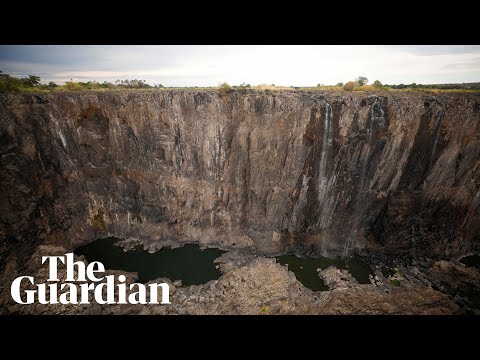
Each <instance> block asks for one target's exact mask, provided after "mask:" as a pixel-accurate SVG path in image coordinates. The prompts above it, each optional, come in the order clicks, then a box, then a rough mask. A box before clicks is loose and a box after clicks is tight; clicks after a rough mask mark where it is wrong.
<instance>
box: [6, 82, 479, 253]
mask: <svg viewBox="0 0 480 360" xmlns="http://www.w3.org/2000/svg"><path fill="white" fill-rule="evenodd" d="M0 114H1V118H0V154H1V166H0V186H1V189H2V190H1V192H0V219H1V220H0V221H1V222H0V239H1V240H0V241H1V243H0V257H1V259H0V260H3V259H5V258H6V257H7V256H8V255H9V254H10V255H11V254H16V256H17V257H18V259H19V261H20V260H21V256H22V255H21V254H23V253H25V254H28V253H29V252H31V251H33V249H34V248H35V247H36V246H37V245H38V244H41V243H52V244H55V243H61V244H62V245H63V246H64V247H67V248H74V247H76V246H78V245H80V244H84V243H86V242H89V241H91V240H93V239H94V238H96V237H105V236H109V235H114V236H118V237H130V238H137V239H144V240H147V241H150V242H152V241H165V240H169V241H173V242H177V241H180V242H185V241H189V242H199V243H201V244H218V245H220V246H223V247H230V248H251V249H252V250H256V251H258V252H270V253H272V252H280V251H288V250H296V251H313V252H317V253H322V254H326V255H341V254H349V253H351V251H352V250H353V249H356V248H364V249H370V250H374V251H380V252H385V253H389V254H395V255H401V254H413V255H422V256H423V255H428V256H435V255H438V256H454V255H458V254H462V253H465V252H467V251H470V250H472V249H473V248H474V247H476V246H478V244H479V242H480V96H479V95H477V94H454V93H446V94H445V93H444V94H431V93H420V92H419V93H407V92H392V93H379V94H374V95H369V94H367V93H362V92H355V93H346V92H313V93H308V92H299V91H283V92H280V91H279V92H239V91H237V92H230V93H221V92H218V91H198V92H196V91H149V92H141V91H130V92H128V91H124V92H101V93H95V92H85V93H73V92H72V93H51V94H17V95H2V96H0ZM25 256H26V255H25ZM2 262H3V261H2Z"/></svg>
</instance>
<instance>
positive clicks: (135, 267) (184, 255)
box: [74, 237, 224, 285]
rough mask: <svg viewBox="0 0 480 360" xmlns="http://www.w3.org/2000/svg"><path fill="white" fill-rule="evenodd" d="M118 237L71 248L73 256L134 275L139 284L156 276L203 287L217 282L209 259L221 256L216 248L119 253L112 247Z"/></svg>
mask: <svg viewBox="0 0 480 360" xmlns="http://www.w3.org/2000/svg"><path fill="white" fill-rule="evenodd" d="M119 240H120V239H118V238H113V237H110V238H104V239H97V240H95V241H93V242H91V243H89V244H87V245H84V246H81V247H79V248H77V249H75V251H74V252H75V254H76V255H78V256H80V255H84V256H85V257H86V258H87V260H88V261H89V262H92V261H100V262H101V263H102V264H103V265H104V266H105V268H106V269H112V270H124V271H131V272H137V273H138V276H139V280H138V281H139V282H142V283H146V282H148V281H150V280H154V279H156V278H159V277H166V278H168V279H171V280H182V284H183V285H199V284H205V283H207V282H208V281H210V280H215V279H218V278H219V277H220V276H221V272H220V271H219V270H217V269H215V264H214V263H213V260H215V259H216V258H218V257H219V256H220V255H222V254H223V253H224V251H222V250H219V249H211V248H209V249H204V250H202V249H200V247H199V246H198V245H190V244H189V245H185V246H183V247H180V248H175V249H171V248H167V247H166V248H162V249H161V250H159V251H157V252H155V253H152V254H150V253H148V252H147V251H146V250H144V249H143V247H142V246H137V247H135V248H134V249H132V250H129V251H123V248H122V247H120V246H115V244H116V243H117V242H118V241H119Z"/></svg>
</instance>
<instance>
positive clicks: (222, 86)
mask: <svg viewBox="0 0 480 360" xmlns="http://www.w3.org/2000/svg"><path fill="white" fill-rule="evenodd" d="M218 90H220V92H222V93H228V92H230V91H231V90H232V87H231V86H230V85H228V84H227V83H226V82H224V83H222V84H220V85H218Z"/></svg>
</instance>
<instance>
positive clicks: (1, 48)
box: [0, 45, 480, 86]
mask: <svg viewBox="0 0 480 360" xmlns="http://www.w3.org/2000/svg"><path fill="white" fill-rule="evenodd" d="M0 70H2V71H3V72H5V73H8V74H11V75H14V76H25V75H28V74H34V75H38V76H40V77H41V79H42V81H43V82H48V81H55V82H57V83H59V84H62V83H63V82H64V81H69V80H70V79H73V80H74V81H88V80H96V81H99V82H103V81H104V80H107V81H112V82H114V81H115V80H117V79H125V78H128V79H134V78H136V79H141V80H146V81H147V82H148V83H150V84H158V83H161V84H163V85H164V86H214V85H218V84H219V83H220V82H224V81H225V82H228V83H229V84H231V85H237V84H240V83H242V82H245V83H250V84H252V85H257V84H275V85H285V86H291V85H293V86H308V85H310V86H311V85H316V84H318V83H321V84H326V85H327V84H328V85H329V84H336V83H338V82H347V81H349V80H354V79H355V78H356V77H358V76H360V75H361V76H366V77H367V78H368V79H369V80H370V82H373V81H374V80H377V79H378V80H380V81H381V82H382V83H388V84H400V83H404V84H409V83H413V82H416V83H423V84H428V83H430V84H431V83H462V82H480V46H479V45H455V46H453V45H422V46H419V45H415V46H399V45H395V46H372V45H368V46H347V45H342V46H333V45H329V46H326V45H325V46H324V45H322V46H307V45H302V46H300V45H296V46H293V45H292V46H290V45H288V46H287V45H283V46H280V45H275V46H270V45H268V46H261V45H254V46H239V45H234V46H225V45H223V46H211V45H209V46H186V45H182V46H113V45H95V46H78V45H75V46H64V45H63V46H56V45H55V46H54V45H48V46H38V45H37V46H25V45H17V46H6V45H0Z"/></svg>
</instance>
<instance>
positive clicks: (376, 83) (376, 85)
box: [372, 80, 383, 89]
mask: <svg viewBox="0 0 480 360" xmlns="http://www.w3.org/2000/svg"><path fill="white" fill-rule="evenodd" d="M372 85H373V87H374V88H377V89H381V88H382V87H383V85H382V83H381V82H380V81H378V80H375V81H374V82H373V84H372Z"/></svg>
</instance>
